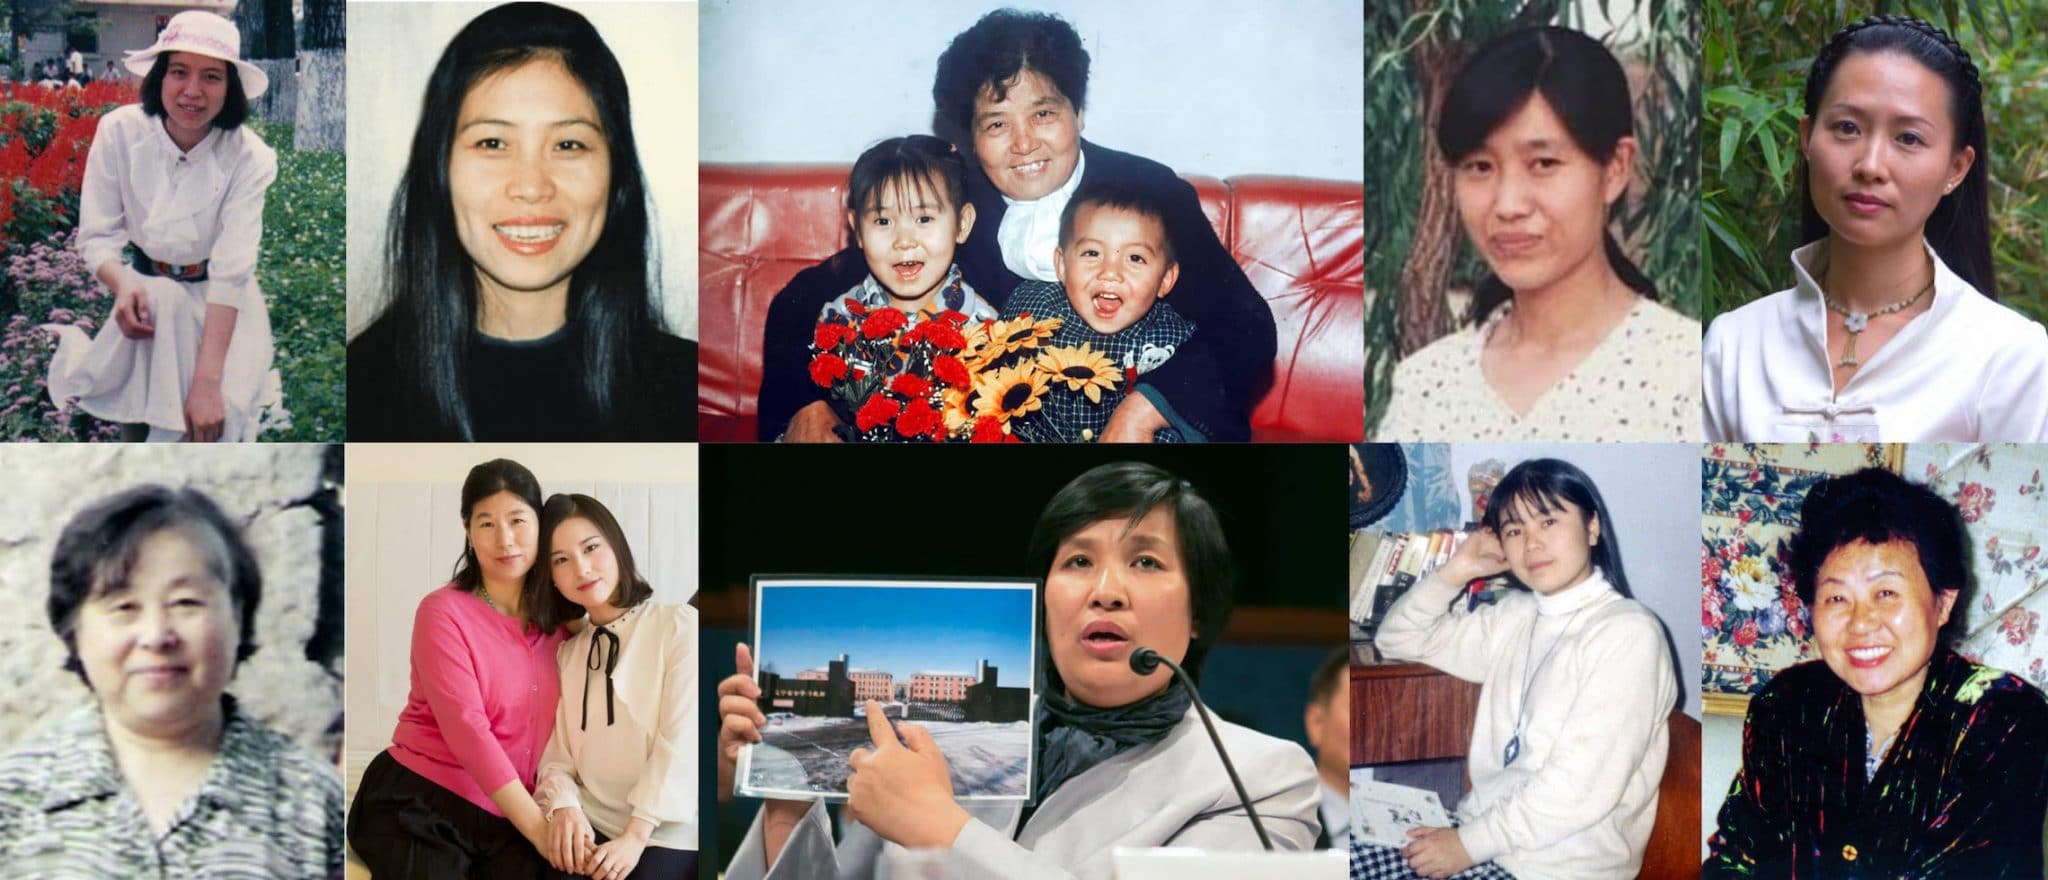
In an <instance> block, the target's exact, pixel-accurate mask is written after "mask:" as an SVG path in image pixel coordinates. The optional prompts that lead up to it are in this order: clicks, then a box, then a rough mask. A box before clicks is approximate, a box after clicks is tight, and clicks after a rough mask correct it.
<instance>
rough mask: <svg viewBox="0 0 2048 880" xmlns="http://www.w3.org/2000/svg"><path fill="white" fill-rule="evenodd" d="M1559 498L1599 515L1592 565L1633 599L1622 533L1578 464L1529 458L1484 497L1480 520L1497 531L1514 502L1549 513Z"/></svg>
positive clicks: (1584, 510) (1556, 507) (1513, 506)
mask: <svg viewBox="0 0 2048 880" xmlns="http://www.w3.org/2000/svg"><path fill="white" fill-rule="evenodd" d="M1559 500H1564V501H1569V502H1571V503H1572V506H1574V507H1577V508H1578V509H1579V512H1580V513H1581V514H1588V515H1592V516H1597V517H1599V519H1600V543H1598V544H1595V545H1593V548H1592V551H1593V552H1592V554H1591V555H1592V562H1593V567H1595V568H1598V569H1600V575H1601V576H1602V577H1605V578H1606V579H1607V583H1609V584H1611V585H1613V587H1614V591H1615V592H1617V593H1620V594H1622V595H1623V596H1627V597H1629V598H1631V599H1633V598H1635V594H1634V593H1631V592H1629V587H1628V573H1627V572H1626V571H1624V570H1623V569H1622V567H1621V536H1620V535H1619V534H1618V532H1617V530H1616V529H1615V527H1614V517H1611V516H1608V515H1607V502H1606V500H1604V499H1602V498H1601V497H1600V487H1598V486H1595V485H1593V478H1592V477H1589V476H1587V475H1586V472H1585V471H1582V470H1579V468H1578V466H1577V465H1574V464H1572V463H1571V462H1568V461H1563V460H1560V459H1555V458H1532V459H1529V460H1528V461H1525V462H1522V463H1521V464H1518V465H1515V466H1514V467H1513V468H1510V469H1509V470H1508V473H1507V476H1504V477H1502V478H1501V480H1500V484H1499V485H1497V486H1494V487H1493V494H1492V495H1489V496H1488V497H1487V501H1486V516H1485V518H1484V520H1483V522H1484V523H1485V525H1486V528H1487V529H1489V530H1491V531H1493V532H1494V533H1495V534H1499V533H1500V527H1501V525H1502V523H1503V522H1506V521H1507V520H1506V518H1507V517H1508V516H1509V515H1510V514H1512V513H1513V512H1514V508H1515V506H1516V505H1518V504H1526V505H1528V506H1529V508H1530V509H1532V510H1535V511H1537V512H1539V513H1549V512H1550V511H1552V510H1557V509H1560V508H1559V507H1558V501H1559Z"/></svg>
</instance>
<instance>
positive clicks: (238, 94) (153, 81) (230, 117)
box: [142, 52, 249, 131]
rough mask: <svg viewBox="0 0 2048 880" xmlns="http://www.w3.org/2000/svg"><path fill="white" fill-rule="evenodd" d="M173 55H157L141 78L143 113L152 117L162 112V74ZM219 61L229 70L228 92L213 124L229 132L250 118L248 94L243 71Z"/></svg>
mask: <svg viewBox="0 0 2048 880" xmlns="http://www.w3.org/2000/svg"><path fill="white" fill-rule="evenodd" d="M173 54H176V53H172V52H164V53H162V54H159V55H158V56H156V63H154V64H151V65H150V66H149V73H148V74H147V75H145V76H143V77H142V112H144V113H147V114H149V115H151V116H162V115H164V75H165V74H166V73H168V72H169V71H170V69H171V56H172V55H173ZM186 54H191V53H186ZM202 57H206V58H212V57H213V56H211V55H207V56H202ZM221 63H222V64H225V65H227V69H228V94H227V97H226V98H225V99H223V100H222V101H221V103H220V112H219V113H217V114H215V115H214V117H213V127H214V128H218V129H220V130H222V131H232V130H234V129H236V128H240V127H241V125H242V123H243V122H245V121H247V120H248V119H249V93H248V92H246V91H243V90H242V74H241V73H240V72H239V71H238V70H236V68H235V64H234V62H232V61H222V62H221Z"/></svg>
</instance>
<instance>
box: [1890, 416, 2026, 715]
mask: <svg viewBox="0 0 2048 880" xmlns="http://www.w3.org/2000/svg"><path fill="white" fill-rule="evenodd" d="M1905 466H1906V476H1908V477H1910V478H1912V479H1916V480H1923V481H1925V482H1926V483H1927V485H1928V487H1929V488H1932V489H1933V490H1934V491H1936V492H1938V493H1940V494H1941V496H1942V497H1944V498H1947V499H1949V501H1951V502H1953V503H1954V504H1955V505H1956V509H1957V510H1958V511H1960V512H1961V513H1962V516H1963V524H1964V527H1965V528H1967V529H1969V532H1970V544H1971V550H1972V553H1973V556H1974V558H1973V559H1972V560H1971V561H1972V563H1973V566H1972V567H1973V568H1974V570H1975V573H1976V581H1977V583H1976V590H1975V592H1974V593H1973V594H1972V595H1970V596H1968V597H1966V599H1967V601H1966V603H1965V604H1963V605H1961V606H1958V608H1957V612H1958V613H1959V614H1961V615H1962V623H1961V627H1960V629H1961V630H1962V632H1963V635H1962V636H1961V638H1960V640H1959V641H1957V642H1956V643H1955V648H1956V650H1957V651H1959V652H1961V653H1962V654H1964V655H1965V656H1968V657H1969V658H1971V659H1973V660H1976V661H1977V662H1979V663H1984V664H1987V665H1990V666H1996V667H1999V668H2002V669H2007V670H2010V671H2012V672H2015V673H2018V674H2020V675H2022V676H2024V677H2025V678H2026V679H2027V680H2028V681H2031V682H2033V683H2034V684H2035V686H2037V687H2039V686H2044V685H2048V639H2041V638H2039V636H2040V635H2041V622H2042V621H2041V618H2042V615H2043V614H2044V613H2048V557H2044V556H2043V554H2042V552H2041V545H2042V543H2043V542H2044V540H2048V497H2044V496H2048V485H2044V484H2043V482H2042V479H2041V472H2042V470H2043V469H2044V467H2048V446H2033V445H2027V446H2022V445H2009V444H1997V445H1991V444H1985V445H1979V444H1963V443H1954V444H1948V443H1941V444H1923V445H1918V446H1912V447H1909V448H1908V449H1907V450H1906V456H1905Z"/></svg>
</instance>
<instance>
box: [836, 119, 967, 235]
mask: <svg viewBox="0 0 2048 880" xmlns="http://www.w3.org/2000/svg"><path fill="white" fill-rule="evenodd" d="M966 175H967V162H966V160H964V159H962V158H960V151H958V150H956V149H954V148H953V145H952V144H949V143H947V142H945V141H944V140H942V139H940V138H935V137H932V136H931V135H928V134H913V135H906V136H904V137H893V138H890V139H888V140H885V141H882V142H881V143H878V144H876V145H874V146H872V147H869V148H867V150H866V151H865V152H862V153H861V154H860V158H858V159H855V160H854V161H853V172H852V173H850V174H848V175H847V176H846V210H848V211H852V212H853V213H855V214H864V213H867V212H869V211H873V210H875V209H877V208H879V207H880V206H881V203H882V190H883V189H884V188H889V187H894V188H897V189H903V190H910V191H913V192H915V191H921V190H927V189H930V190H937V191H938V192H940V193H942V194H943V195H945V197H946V201H947V202H948V203H950V204H951V205H952V206H953V213H954V215H956V216H957V215H958V214H959V213H960V208H961V207H962V206H963V205H965V204H967V184H966V182H965V180H966Z"/></svg>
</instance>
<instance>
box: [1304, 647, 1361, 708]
mask: <svg viewBox="0 0 2048 880" xmlns="http://www.w3.org/2000/svg"><path fill="white" fill-rule="evenodd" d="M1350 669H1351V649H1350V648H1348V647H1345V648H1336V649H1334V650H1332V651H1330V654H1329V656H1327V657H1324V658H1323V662H1321V663H1318V664H1316V671H1315V674H1314V675H1311V676H1309V679H1308V700H1309V702H1311V703H1315V704H1318V705H1321V704H1323V703H1327V702H1329V701H1330V698H1331V697H1333V696H1336V694H1337V688H1338V687H1340V686H1342V685H1346V684H1349V683H1350V682H1349V681H1347V680H1346V679H1345V675H1344V674H1345V673H1346V672H1347V671H1349V670H1350Z"/></svg>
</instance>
